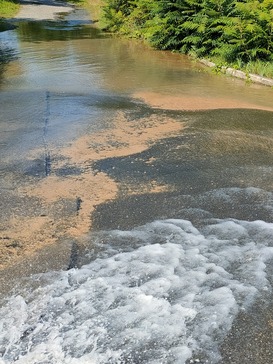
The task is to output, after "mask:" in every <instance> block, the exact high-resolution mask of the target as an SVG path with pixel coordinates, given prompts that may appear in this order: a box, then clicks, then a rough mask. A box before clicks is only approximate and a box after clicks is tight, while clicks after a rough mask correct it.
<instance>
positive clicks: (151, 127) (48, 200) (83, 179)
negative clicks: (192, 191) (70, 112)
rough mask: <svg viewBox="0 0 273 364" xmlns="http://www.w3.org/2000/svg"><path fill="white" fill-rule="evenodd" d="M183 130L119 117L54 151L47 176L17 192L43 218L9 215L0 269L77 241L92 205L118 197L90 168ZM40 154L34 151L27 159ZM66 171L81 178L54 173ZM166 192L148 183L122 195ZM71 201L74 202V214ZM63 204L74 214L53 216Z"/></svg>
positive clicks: (155, 120) (171, 123)
mask: <svg viewBox="0 0 273 364" xmlns="http://www.w3.org/2000/svg"><path fill="white" fill-rule="evenodd" d="M183 127H184V124H183V123H181V122H177V121H175V120H173V119H171V118H168V117H164V116H163V117H155V116H151V117H147V118H142V119H140V120H134V121H133V122H132V121H129V120H127V119H126V116H125V114H123V113H122V112H119V113H117V116H116V118H115V120H114V122H113V125H112V126H111V127H110V128H109V129H107V130H103V131H100V132H96V133H93V134H91V135H85V136H83V137H81V138H79V139H77V140H75V141H74V142H73V143H71V144H70V145H68V146H66V147H64V148H62V149H60V150H54V158H53V161H52V165H51V167H52V173H51V175H50V176H48V177H45V178H44V179H41V180H38V181H37V180H35V181H33V183H30V184H29V182H28V183H27V184H26V185H22V186H21V187H20V188H19V189H18V196H19V197H20V198H22V197H23V198H26V197H27V198H30V199H33V198H34V199H35V200H37V199H38V201H40V204H41V206H42V211H43V214H41V216H35V214H33V216H24V217H22V216H21V215H14V216H13V217H12V219H10V221H9V222H8V223H7V229H6V230H5V231H4V232H2V234H1V236H0V241H1V237H2V244H1V245H0V247H1V248H0V249H1V251H0V253H1V256H2V257H3V259H2V261H1V262H0V264H1V268H4V267H6V266H8V265H10V264H13V263H14V262H16V260H18V259H19V258H21V257H23V256H26V255H30V254H32V253H33V252H35V251H37V249H39V248H40V247H44V246H45V245H47V244H53V243H55V242H57V241H58V239H60V238H61V239H64V238H65V239H66V238H67V239H69V238H71V239H77V240H78V241H80V240H81V238H82V237H84V235H85V234H86V233H88V231H90V229H91V228H92V221H91V215H92V212H93V211H94V209H95V207H96V205H98V204H101V203H103V202H106V201H108V200H112V199H114V198H115V197H116V196H117V194H118V191H119V186H118V183H117V181H114V180H113V179H111V178H110V177H109V176H107V175H106V174H105V173H101V172H97V171H94V170H93V168H92V165H93V163H94V162H95V161H98V160H101V159H104V158H109V157H120V156H128V155H131V154H135V153H139V152H142V151H144V150H145V149H147V148H148V147H149V146H150V145H152V144H153V143H155V142H156V141H157V140H159V139H162V138H166V137H170V136H173V135H176V134H177V133H179V132H180V131H181V130H182V129H183ZM40 153H41V151H34V152H33V155H32V157H33V159H35V156H36V157H37V155H39V154H40ZM54 161H55V162H54ZM152 162H153V160H151V161H150V163H152ZM69 167H76V168H77V169H78V170H81V173H80V174H78V175H69V176H66V177H60V176H57V174H55V173H54V172H56V171H58V169H60V168H69ZM166 189H167V186H162V185H158V184H157V183H156V181H150V182H149V183H147V184H146V185H142V186H136V187H133V186H129V187H128V189H127V190H126V193H128V194H135V193H147V192H150V193H157V192H161V191H164V190H166ZM77 200H78V201H80V204H79V206H78V209H77V208H76V201H77ZM67 202H68V203H70V205H71V204H72V206H73V204H74V206H75V208H74V211H72V213H69V214H65V216H62V214H60V213H59V214H58V213H57V212H58V211H57V210H58V205H63V204H65V203H67ZM56 211H57V212H56ZM7 238H8V239H7ZM7 241H8V244H7Z"/></svg>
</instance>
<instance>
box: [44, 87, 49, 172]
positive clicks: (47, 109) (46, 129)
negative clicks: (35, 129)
mask: <svg viewBox="0 0 273 364" xmlns="http://www.w3.org/2000/svg"><path fill="white" fill-rule="evenodd" d="M49 117H50V93H49V91H46V108H45V118H44V128H43V141H44V151H45V174H46V176H49V174H50V172H51V157H50V151H49V148H48V144H47V131H48V123H49Z"/></svg>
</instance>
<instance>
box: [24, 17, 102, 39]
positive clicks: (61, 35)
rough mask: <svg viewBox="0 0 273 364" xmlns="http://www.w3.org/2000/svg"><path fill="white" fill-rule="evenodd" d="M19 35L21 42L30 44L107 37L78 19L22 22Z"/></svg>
mask: <svg viewBox="0 0 273 364" xmlns="http://www.w3.org/2000/svg"><path fill="white" fill-rule="evenodd" d="M17 34H18V37H19V39H20V40H22V41H28V42H42V41H56V40H58V41H66V40H70V39H85V38H87V39H92V38H104V37H105V35H104V34H103V33H101V31H100V30H98V29H96V28H94V27H92V26H90V25H82V23H81V21H80V20H77V19H75V20H69V21H66V20H61V21H41V22H33V21H22V22H19V23H18V29H17Z"/></svg>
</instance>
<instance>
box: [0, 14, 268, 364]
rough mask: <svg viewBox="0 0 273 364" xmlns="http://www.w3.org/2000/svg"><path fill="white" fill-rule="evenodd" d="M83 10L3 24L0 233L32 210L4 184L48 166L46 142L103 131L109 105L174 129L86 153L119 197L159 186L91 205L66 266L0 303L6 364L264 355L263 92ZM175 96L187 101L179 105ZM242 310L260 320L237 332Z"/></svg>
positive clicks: (52, 144) (261, 358) (230, 359)
mask: <svg viewBox="0 0 273 364" xmlns="http://www.w3.org/2000/svg"><path fill="white" fill-rule="evenodd" d="M81 19H82V14H81V13H77V12H75V13H72V14H70V15H69V17H68V18H67V20H66V21H63V22H57V23H55V22H23V21H22V22H19V23H18V24H17V28H16V29H14V30H9V31H7V32H3V33H0V40H1V47H2V50H3V51H2V53H3V54H4V55H5V64H4V66H3V67H2V68H1V78H0V105H1V106H0V107H1V120H0V130H1V133H0V150H1V164H0V167H1V214H0V215H1V218H2V221H3V225H2V227H1V234H2V235H3V236H2V238H3V240H4V234H5V222H6V221H8V218H10V215H11V214H12V212H13V211H17V210H18V209H19V210H20V208H21V209H24V210H25V211H24V213H25V214H26V215H27V214H28V208H29V207H28V206H29V205H28V203H29V202H26V204H25V205H24V206H23V207H22V206H21V207H20V206H18V201H17V200H16V199H15V198H14V195H12V191H11V190H13V189H14V188H15V189H16V188H20V186H21V185H22V184H25V183H27V182H28V181H29V179H30V178H34V179H35V178H36V179H37V183H38V182H39V181H40V180H42V179H46V178H47V177H48V176H49V175H50V174H51V173H53V172H54V171H52V159H53V158H54V153H53V152H52V151H54V150H55V149H57V148H62V147H64V146H66V145H68V144H69V143H72V142H73V141H76V140H77V139H78V138H80V137H82V136H84V135H98V134H97V133H98V132H100V131H102V132H104V131H107V130H108V129H109V128H111V125H112V124H113V119H114V116H116V114H117V112H123V113H124V114H125V115H126V117H127V120H129V121H130V122H131V123H132V124H134V123H137V122H138V121H139V120H140V119H142V118H144V117H145V118H148V120H150V118H153V120H158V122H160V120H162V118H170V119H172V120H175V121H176V122H178V123H183V125H184V129H183V131H182V132H180V133H177V134H176V135H175V136H169V137H168V138H164V139H162V140H159V141H158V142H157V143H153V145H151V146H150V147H148V148H146V149H145V150H142V151H139V152H136V153H134V154H132V155H127V156H126V155H121V156H115V157H111V156H108V157H105V158H101V159H100V160H98V161H96V163H95V164H94V166H93V168H94V169H95V170H96V171H99V172H104V173H106V174H107V175H108V176H110V177H111V178H112V179H113V180H115V181H119V184H120V186H121V187H120V188H121V191H123V192H124V191H125V190H126V186H127V187H128V186H131V187H132V186H143V185H145V183H148V182H149V181H156V182H157V183H158V184H159V185H162V186H168V189H166V190H163V191H158V192H157V193H154V192H153V193H150V192H145V191H143V192H142V193H141V191H139V190H138V193H135V194H126V193H125V192H124V193H120V195H119V198H117V199H115V200H113V201H109V202H107V203H104V204H101V205H99V206H97V208H96V210H95V211H94V213H93V232H92V233H91V232H90V233H89V234H87V235H86V237H85V239H86V240H87V241H89V244H86V249H85V251H84V253H81V254H78V256H77V262H76V263H75V262H74V264H73V266H74V267H72V268H71V267H70V268H71V269H67V270H60V271H49V272H47V273H40V274H37V275H33V276H32V278H27V279H24V281H23V282H22V281H19V278H18V282H19V284H18V286H17V287H16V288H15V289H14V291H13V294H12V295H11V294H9V295H7V296H6V297H4V298H3V299H2V306H1V309H0V363H1V364H4V363H5V364H6V363H18V364H19V363H24V364H25V363H39V364H41V363H44V364H45V363H47V364H49V363H56V364H60V363H71V364H72V363H88V364H91V363H101V364H102V363H104V364H106V363H134V364H137V363H150V364H152V363H154V364H159V363H164V364H165V363H166V364H167V363H179V364H182V363H211V364H212V363H220V362H221V360H224V363H233V364H234V363H237V362H238V363H259V364H261V363H265V364H269V363H270V362H272V349H271V348H270V345H269V346H266V344H264V345H265V346H266V347H265V348H264V346H263V345H262V344H261V343H260V339H261V335H260V334H261V333H263V332H264V331H263V330H265V329H266V330H270V327H271V330H272V326H270V325H272V324H271V323H272V321H270V320H271V319H270V315H269V317H268V316H267V315H268V313H270V312H271V311H270V310H271V305H272V284H273V271H272V262H273V223H272V218H273V183H272V181H273V159H272V155H273V111H272V99H273V93H272V89H270V88H267V87H263V86H257V85H246V84H245V83H244V82H243V81H239V80H235V79H232V78H228V77H225V76H221V75H214V74H212V73H211V72H207V71H206V70H205V69H204V68H203V67H202V66H201V65H199V64H196V63H194V62H191V61H190V60H188V59H187V58H186V57H182V56H179V55H176V54H170V53H166V52H157V51H154V50H150V49H148V48H146V47H145V46H144V45H142V44H139V43H137V42H131V41H127V40H121V39H116V38H112V37H109V36H106V35H103V34H102V33H100V32H99V31H98V30H96V29H95V28H92V26H90V25H88V24H86V22H85V24H82V23H83V21H82V20H81ZM143 100H144V101H143ZM145 100H146V103H145ZM158 100H160V102H161V103H162V105H163V106H162V105H161V107H160V108H159V107H152V106H151V104H153V103H155V104H156V103H157V102H158ZM164 100H165V101H164ZM166 100H167V101H166ZM178 100H180V101H179V102H181V103H183V102H186V105H187V107H184V109H188V110H184V111H183V110H176V109H177V107H175V106H174V104H173V101H175V102H178ZM148 102H149V103H150V104H149V103H148ZM164 102H165V104H164ZM168 105H169V107H168ZM189 105H190V106H189ZM156 106H158V105H156ZM182 109H183V107H182ZM199 109H200V110H199ZM270 110H271V111H270ZM139 138H141V134H140V135H139ZM35 153H36V154H35ZM57 172H58V173H59V174H60V175H61V176H62V177H63V178H65V177H66V176H68V175H69V174H77V173H80V171H78V170H76V167H75V168H74V169H73V170H72V169H69V168H67V169H66V170H65V169H62V171H61V172H62V173H61V172H60V171H57V170H56V171H55V172H54V173H56V174H57ZM14 186H15V187H14ZM12 196H13V198H12ZM20 201H21V200H20ZM79 204H80V202H79ZM78 207H79V206H78ZM6 280H9V276H6ZM22 283H23V284H22ZM2 290H4V289H3V287H2ZM244 315H245V316H244ZM247 315H248V316H247ZM249 316H250V317H251V318H253V321H254V323H255V325H254V326H253V325H252V324H251V320H250V323H249V324H248V326H247V327H246V328H245V327H244V331H240V327H241V326H242V322H243V321H244V320H243V319H242V317H249ZM232 325H235V326H236V325H237V326H236V327H238V330H239V331H235V332H234V333H233V334H232V331H230V330H234V329H232ZM251 330H252V331H254V333H253V334H252V331H251ZM255 330H256V331H255ZM238 332H243V333H244V335H239V334H238ZM229 333H231V334H229ZM236 333H237V334H236ZM228 335H231V338H230V339H227V338H229V336H228ZM232 335H233V336H232ZM236 335H237V336H236ZM255 335H256V336H255ZM259 335H260V336H259ZM270 335H271V333H270V332H269V333H268V336H269V338H270V337H271V336H270ZM243 336H245V337H246V339H245V338H244V337H243ZM232 337H235V339H234V340H232ZM257 338H258V339H257ZM228 340H230V341H228ZM257 340H258V341H257ZM265 341H266V339H265ZM269 342H270V340H269ZM249 343H250V344H249ZM255 345H256V346H255ZM247 347H252V348H250V349H249V350H248V351H247V352H244V350H245V349H246V348H247ZM230 348H231V349H230ZM232 348H234V350H233V349H232ZM263 349H264V350H265V351H266V350H267V352H266V353H265V352H262V350H263ZM251 350H252V351H251ZM221 358H224V359H221ZM237 360H238V361H237Z"/></svg>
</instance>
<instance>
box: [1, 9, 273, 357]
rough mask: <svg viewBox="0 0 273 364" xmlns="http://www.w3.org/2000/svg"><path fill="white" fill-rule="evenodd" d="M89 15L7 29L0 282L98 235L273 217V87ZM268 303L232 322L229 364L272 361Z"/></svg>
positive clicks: (4, 286)
mask: <svg viewBox="0 0 273 364" xmlns="http://www.w3.org/2000/svg"><path fill="white" fill-rule="evenodd" d="M81 14H82V12H81V11H80V12H77V11H75V12H73V13H72V14H70V15H69V16H68V17H67V18H64V19H63V20H62V21H58V22H55V21H43V22H41V21H40V22H31V21H18V22H17V23H16V24H15V25H16V28H15V29H12V30H9V31H6V32H2V33H0V46H1V48H2V53H1V54H3V56H2V59H3V60H4V62H3V66H2V67H1V68H0V72H1V74H0V110H1V115H0V155H1V160H0V175H1V182H0V194H1V199H0V218H1V221H0V244H1V245H0V253H1V262H0V264H1V266H2V270H1V274H0V283H1V287H0V290H1V291H2V292H5V291H7V290H9V289H10V288H11V287H12V286H13V285H14V284H15V283H14V282H15V281H16V280H18V275H20V276H22V275H29V274H31V273H37V272H43V271H48V270H51V269H68V268H69V267H71V266H73V265H75V264H76V263H75V261H76V260H77V259H79V262H81V254H82V251H83V250H85V249H86V236H88V234H89V233H90V231H95V232H98V231H103V230H109V229H129V228H133V227H135V226H139V225H142V224H145V223H147V222H151V221H153V220H155V219H164V218H179V219H189V220H190V221H192V222H193V223H194V224H195V225H196V226H202V224H204V219H205V218H208V217H210V218H211V217H213V218H221V219H224V218H234V219H241V220H246V221H254V220H262V221H265V222H268V223H270V222H272V218H273V202H272V189H273V183H272V180H273V158H272V155H273V140H272V139H273V103H272V100H273V91H272V89H271V88H268V87H265V86H260V85H255V84H246V83H245V82H244V81H241V80H237V79H234V78H231V77H227V76H223V75H215V74H213V73H212V72H211V70H208V69H206V68H205V67H204V66H203V65H200V64H199V63H198V62H195V61H192V60H190V59H189V58H187V57H184V56H181V55H177V54H172V53H169V52H159V51H156V50H152V49H149V48H148V47H146V46H145V45H143V44H141V43H139V42H134V41H129V40H124V39H117V38H116V37H111V36H109V35H106V34H103V33H101V32H100V31H99V30H97V29H96V28H94V27H92V25H90V24H87V23H88V22H87V21H86V17H85V16H82V15H81ZM3 57H4V58H3ZM224 190H225V191H229V193H227V195H228V197H227V195H226V197H225V198H223V197H221V198H220V197H219V196H217V193H218V194H220V192H219V191H224ZM217 191H218V192H217ZM216 192H217V193H216ZM75 247H76V248H75ZM74 248H75V249H76V253H75V252H74V253H75V254H74V253H73V251H74V250H75V249H74ZM73 249H74V250H73ZM73 254H74V255H73ZM76 255H77V257H76ZM78 256H79V257H78ZM75 257H76V258H75ZM74 260H75V261H74ZM82 261H84V258H82ZM41 262H42V263H43V264H41ZM77 264H80V263H77ZM268 304H269V306H270V303H268V302H267V305H266V306H267V309H266V310H265V311H266V314H264V315H263V317H262V318H259V320H260V321H259V322H263V320H264V321H265V322H266V324H265V325H264V327H263V328H260V327H259V329H257V325H255V323H254V324H253V321H252V322H249V317H245V316H244V317H243V318H240V320H241V321H240V320H239V322H238V323H236V325H235V328H234V334H232V333H231V335H230V337H229V339H228V341H227V342H226V344H225V345H224V346H223V352H224V354H225V355H226V359H225V363H237V362H238V363H239V362H240V363H248V362H249V361H244V359H242V357H244V350H247V353H248V354H247V356H245V357H247V358H248V359H247V360H251V359H249V358H252V357H253V358H254V359H253V361H251V362H252V363H259V364H261V363H265V364H267V363H269V362H271V361H268V360H270V358H271V356H272V354H271V351H270V350H269V349H268V344H267V342H268V340H269V339H270V337H271V336H272V333H271V329H272V324H271V322H272V321H271V318H270V317H268V316H270V314H268V312H271V311H270V309H268ZM259 307H261V306H259ZM252 314H253V312H251V315H252ZM250 321H251V320H250ZM245 325H246V328H245ZM238 327H239V328H238ZM240 330H241V331H240ZM242 330H243V331H244V330H248V332H249V333H250V334H249V335H248V337H247V339H248V341H249V342H253V344H252V345H248V346H247V347H246V348H243V342H244V341H243V340H242V345H239V344H238V341H237V339H238V338H237V336H236V335H238V332H239V333H240V332H242ZM257 331H258V333H257ZM251 333H253V334H251ZM251 335H252V336H251ZM257 335H258V336H257ZM257 337H258V339H257ZM232 338H234V340H232ZM255 338H256V339H257V340H256V339H255ZM259 340H262V342H263V345H260V346H259V345H258V344H259V342H260V341H259ZM260 347H265V348H266V349H265V350H267V351H268V352H267V354H265V353H263V355H260V354H259V350H260ZM233 348H234V350H235V352H236V353H240V354H238V355H234V354H233ZM251 350H252V352H251ZM251 353H252V354H251ZM253 353H254V354H253ZM238 360H239V361H238ZM204 362H205V361H204Z"/></svg>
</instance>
